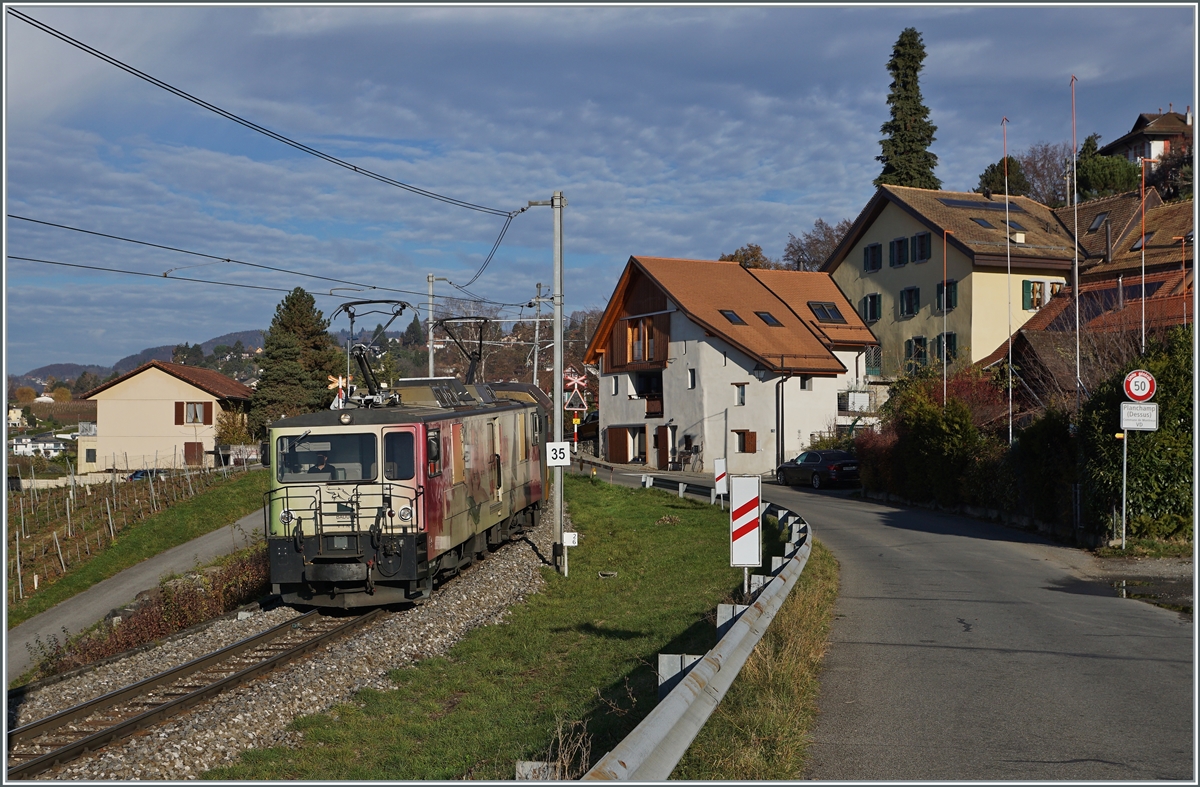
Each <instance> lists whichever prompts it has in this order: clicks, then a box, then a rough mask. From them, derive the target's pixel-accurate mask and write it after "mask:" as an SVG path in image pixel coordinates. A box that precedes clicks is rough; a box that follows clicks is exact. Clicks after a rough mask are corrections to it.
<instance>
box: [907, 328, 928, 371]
mask: <svg viewBox="0 0 1200 787" xmlns="http://www.w3.org/2000/svg"><path fill="white" fill-rule="evenodd" d="M928 349H929V343H928V341H927V340H926V338H925V337H924V336H914V337H912V338H911V339H905V340H904V367H905V369H907V370H911V369H913V368H915V367H917V366H924V365H925V364H926V363H928V362H929V355H928Z"/></svg>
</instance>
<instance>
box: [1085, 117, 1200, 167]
mask: <svg viewBox="0 0 1200 787" xmlns="http://www.w3.org/2000/svg"><path fill="white" fill-rule="evenodd" d="M1191 146H1192V108H1191V107H1188V108H1187V112H1186V113H1185V114H1181V113H1179V112H1172V111H1167V112H1163V111H1162V110H1159V111H1158V112H1157V113H1151V112H1143V113H1142V114H1140V115H1138V117H1137V120H1135V121H1134V122H1133V128H1131V129H1130V130H1129V133H1127V134H1125V135H1123V136H1121V137H1118V138H1117V139H1115V140H1113V141H1112V142H1109V143H1108V144H1107V145H1105V146H1104V147H1102V148H1100V150H1099V151H1098V153H1099V154H1100V155H1101V156H1124V157H1125V158H1126V159H1127V160H1129V161H1132V162H1134V163H1137V162H1138V161H1141V160H1142V159H1154V160H1155V161H1157V160H1158V159H1160V158H1161V157H1162V156H1164V155H1166V154H1168V153H1171V152H1173V151H1176V150H1179V149H1181V148H1182V149H1184V150H1187V149H1189V148H1191Z"/></svg>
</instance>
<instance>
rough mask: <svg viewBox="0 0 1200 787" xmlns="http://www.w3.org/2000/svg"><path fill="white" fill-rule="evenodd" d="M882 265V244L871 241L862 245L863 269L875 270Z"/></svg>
mask: <svg viewBox="0 0 1200 787" xmlns="http://www.w3.org/2000/svg"><path fill="white" fill-rule="evenodd" d="M881 267H883V244H881V243H872V244H870V245H869V246H864V247H863V270H864V271H868V272H870V271H877V270H879V269H880V268H881Z"/></svg>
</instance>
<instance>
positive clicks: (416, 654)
mask: <svg viewBox="0 0 1200 787" xmlns="http://www.w3.org/2000/svg"><path fill="white" fill-rule="evenodd" d="M552 541H553V528H552V525H551V523H550V517H549V516H545V517H543V519H542V523H541V524H540V525H539V526H538V527H537V528H535V529H534V530H531V531H528V532H527V533H526V534H525V537H524V538H523V539H521V540H518V541H514V542H512V543H509V544H506V545H505V546H504V547H502V548H501V549H499V550H498V551H496V552H495V553H493V554H491V555H489V556H488V557H487V558H486V559H485V560H483V561H482V562H476V563H475V564H474V565H473V566H471V567H470V568H468V569H466V570H465V571H463V572H461V573H460V575H459V576H458V577H456V578H455V579H453V580H452V581H450V582H447V583H446V584H444V585H443V586H441V587H439V588H438V589H437V590H435V591H434V593H433V596H432V597H431V598H430V599H429V601H427V602H425V603H424V604H421V605H419V606H416V607H412V608H409V609H404V610H402V611H399V612H389V613H387V614H386V615H385V616H384V617H383V618H382V619H381V620H379V621H377V622H376V623H373V624H371V625H369V626H368V627H367V628H364V629H360V630H358V631H356V632H354V633H352V634H350V635H348V636H347V637H345V638H344V639H341V640H338V641H336V642H334V643H332V644H330V645H328V646H327V647H325V648H323V649H321V650H318V651H317V652H315V653H313V654H311V655H309V656H307V657H305V658H303V659H302V660H301V661H299V662H297V663H293V664H289V665H286V666H284V667H281V668H279V669H277V670H275V671H274V672H271V673H268V674H267V675H265V676H263V677H261V678H258V679H257V680H255V681H253V682H251V683H249V684H246V685H244V686H240V687H238V688H236V689H233V690H231V691H228V692H226V693H224V694H221V695H219V696H217V697H215V698H213V699H212V700H209V701H207V702H204V703H202V704H201V705H199V706H197V707H195V708H193V709H191V710H189V711H187V712H185V713H184V714H182V715H180V716H178V717H175V718H173V719H170V720H168V721H167V722H166V723H165V724H163V725H161V726H158V727H155V728H153V729H151V730H148V731H146V732H143V733H140V734H138V735H136V736H134V737H132V738H129V739H126V740H124V741H119V742H116V743H113V744H111V745H109V746H107V747H105V748H104V749H101V750H100V751H99V752H96V753H95V754H91V755H88V756H85V757H83V758H80V759H77V760H73V761H71V762H69V763H65V764H63V765H60V766H58V767H55V768H53V769H51V770H49V771H46V772H44V773H42V774H39V775H38V776H36V777H34V778H39V779H84V780H132V779H174V780H178V779H194V778H197V777H198V776H199V775H200V774H201V773H203V772H204V771H206V770H208V769H210V768H213V767H216V766H219V765H224V764H229V763H232V762H236V761H237V759H238V755H239V753H240V752H242V751H244V750H247V749H251V748H266V747H271V746H294V745H296V744H297V742H298V741H299V739H300V734H299V733H297V732H295V731H293V730H290V729H289V727H290V725H291V723H292V721H293V720H294V719H296V718H297V717H299V716H303V715H309V714H314V713H320V712H323V711H326V710H328V709H329V708H331V707H332V706H334V705H337V704H339V703H344V702H347V701H350V700H351V699H352V698H353V697H354V695H355V693H356V692H357V691H359V690H360V689H363V688H373V689H378V690H381V691H387V690H390V689H391V688H392V683H391V681H390V679H389V678H388V672H389V671H390V670H393V669H396V668H399V667H404V666H408V665H412V664H415V663H416V662H418V661H420V660H422V659H425V658H429V657H430V656H437V655H442V654H445V653H446V652H447V651H448V650H449V649H450V647H451V646H452V645H454V644H455V643H456V642H458V641H459V640H461V639H462V638H463V637H464V636H465V635H466V634H467V632H469V631H471V630H472V629H474V628H477V627H479V626H485V625H489V624H495V623H499V622H500V621H501V620H503V618H504V617H505V614H506V613H507V611H508V610H509V608H510V607H511V606H512V605H513V604H516V603H519V602H521V601H522V600H523V599H525V598H526V597H527V596H529V595H530V594H533V593H536V592H537V591H538V590H539V589H540V588H541V586H542V584H543V580H542V576H541V567H543V566H545V565H547V563H546V562H544V561H545V560H549V557H550V555H551V548H552ZM298 615H299V613H298V612H296V611H295V610H293V609H291V608H289V607H278V608H276V609H273V610H269V611H260V612H256V613H255V614H253V615H250V616H249V617H247V618H245V619H244V620H236V619H230V620H220V621H217V622H216V623H214V624H213V625H212V626H209V627H208V628H206V629H204V630H202V631H200V632H197V633H196V634H194V635H191V636H188V637H184V638H180V639H178V640H173V641H170V642H167V643H164V644H163V645H162V646H160V647H157V648H153V649H150V650H146V651H142V652H138V653H135V654H132V655H130V656H129V657H128V658H125V659H119V660H116V661H113V662H112V663H108V664H105V665H103V666H100V667H98V668H97V669H96V670H94V671H90V672H86V673H84V674H81V675H78V676H76V677H73V678H70V679H68V680H64V681H60V682H58V683H54V684H52V685H49V686H46V687H44V688H41V689H35V690H33V691H31V692H30V693H29V694H28V695H27V697H26V700H25V702H24V703H23V704H22V707H21V708H20V711H19V713H18V724H27V723H29V722H31V721H35V720H37V719H39V718H44V717H45V716H48V715H50V714H52V713H56V712H58V711H61V710H64V709H66V708H68V707H71V706H72V705H76V704H78V703H80V702H83V701H85V700H87V699H91V698H93V697H98V696H100V695H102V694H105V693H107V692H109V691H112V690H114V689H117V688H121V687H123V686H127V685H129V684H131V683H134V682H136V681H139V680H142V679H144V678H148V677H150V676H152V675H156V674H158V673H160V672H162V671H164V670H167V669H170V668H171V667H174V666H177V665H179V664H183V663H185V662H187V661H189V660H191V659H194V658H197V657H198V656H201V655H204V654H206V653H210V652H212V651H213V650H216V649H217V648H220V647H223V646H225V645H229V644H232V643H234V642H236V641H238V640H241V639H244V638H245V637H248V636H250V635H252V634H255V633H258V632H260V631H263V630H266V629H268V628H271V627H272V626H276V625H278V624H280V623H283V622H285V621H287V620H289V619H291V618H293V617H297V616H298Z"/></svg>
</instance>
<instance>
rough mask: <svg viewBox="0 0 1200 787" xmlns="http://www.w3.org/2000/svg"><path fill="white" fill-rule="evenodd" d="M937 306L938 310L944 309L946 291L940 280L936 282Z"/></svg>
mask: <svg viewBox="0 0 1200 787" xmlns="http://www.w3.org/2000/svg"><path fill="white" fill-rule="evenodd" d="M937 308H938V311H945V310H946V292H945V286H944V285H943V284H942V282H940V281H939V282H938V283H937Z"/></svg>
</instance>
